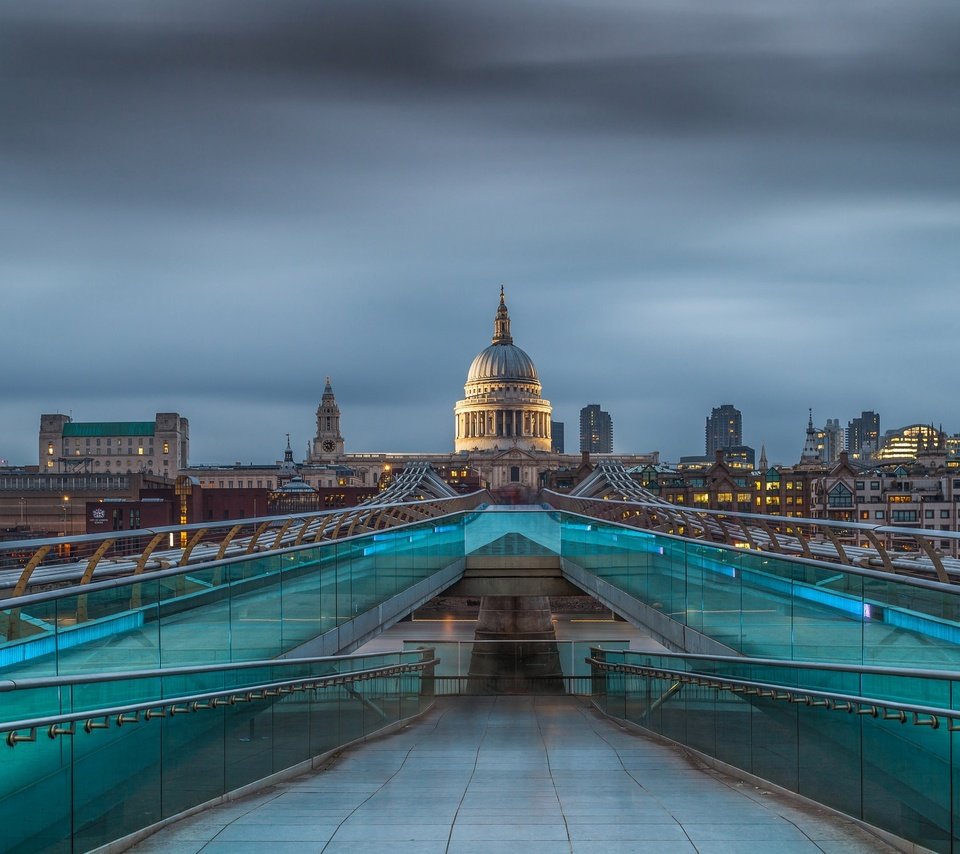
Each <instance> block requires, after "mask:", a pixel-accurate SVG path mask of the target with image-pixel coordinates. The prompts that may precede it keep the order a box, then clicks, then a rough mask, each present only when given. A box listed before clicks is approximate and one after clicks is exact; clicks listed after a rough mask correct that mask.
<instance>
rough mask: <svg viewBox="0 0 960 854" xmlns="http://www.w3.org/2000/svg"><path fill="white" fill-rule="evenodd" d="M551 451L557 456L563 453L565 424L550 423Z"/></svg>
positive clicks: (560, 422)
mask: <svg viewBox="0 0 960 854" xmlns="http://www.w3.org/2000/svg"><path fill="white" fill-rule="evenodd" d="M550 450H551V451H553V452H554V453H555V454H562V453H563V422H562V421H551V422H550Z"/></svg>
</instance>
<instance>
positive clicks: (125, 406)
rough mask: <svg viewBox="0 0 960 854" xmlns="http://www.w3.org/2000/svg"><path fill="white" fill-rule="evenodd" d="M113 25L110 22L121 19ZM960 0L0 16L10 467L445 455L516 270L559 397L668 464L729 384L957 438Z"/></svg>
mask: <svg viewBox="0 0 960 854" xmlns="http://www.w3.org/2000/svg"><path fill="white" fill-rule="evenodd" d="M121 11H122V14H121ZM958 24H960V7H957V6H956V5H955V4H952V5H951V4H944V3H941V2H934V0H919V2H917V3H913V4H910V5H909V7H903V8H899V7H889V6H888V7H884V8H883V9H882V10H879V11H878V10H876V9H875V7H874V6H873V5H871V4H866V3H859V2H853V3H850V4H844V6H843V7H842V8H838V7H836V5H835V4H828V3H825V2H823V3H815V4H813V5H807V6H804V7H796V6H794V5H791V4H786V3H781V4H774V5H773V6H772V7H771V6H770V5H769V4H767V5H766V6H764V7H763V8H762V9H761V8H759V7H756V6H754V5H753V4H731V5H728V6H726V7H725V8H723V9H718V8H715V7H714V6H713V5H711V4H706V3H698V2H694V0H691V2H689V3H687V4H681V5H680V6H678V7H664V6H662V4H653V3H649V2H641V3H639V4H636V5H634V6H632V7H628V6H623V5H622V4H617V3H612V2H611V3H606V4H605V3H600V4H589V5H587V4H577V3H573V4H568V5H566V6H564V7H563V8H562V9H556V10H554V11H553V12H552V13H551V14H550V15H549V16H545V15H544V14H543V7H542V6H540V5H539V4H533V3H529V2H526V0H521V2H512V3H504V2H497V0H494V2H492V3H490V4H488V5H486V6H485V7H484V9H483V11H482V13H481V12H480V11H479V10H478V9H471V8H467V7H456V8H454V7H453V6H452V5H450V4H446V3H439V2H427V3H424V4H420V5H418V7H417V8H416V9H415V10H414V9H413V8H405V7H396V6H395V5H393V4H385V3H379V2H376V0H375V2H373V3H372V4H366V5H365V6H364V8H363V9H362V10H361V9H359V8H358V7H356V6H355V4H349V3H346V2H332V3H329V4H324V5H323V6H322V7H316V6H314V5H311V4H307V3H303V2H299V0H297V2H291V0H281V2H278V3H276V4H271V5H270V6H269V7H265V6H263V4H255V3H251V2H245V0H236V2H234V3H231V4H230V5H229V6H227V5H224V4H220V3H216V2H215V3H209V4H199V5H198V4H188V3H185V2H180V0H171V2H169V3H165V4H163V5H162V6H157V5H156V4H149V3H146V2H139V0H135V2H128V3H124V4H119V3H116V2H113V0H104V2H103V3H101V4H96V5H93V6H86V7H84V8H83V9H80V8H79V7H71V6H70V5H69V4H63V3H57V2H52V0H51V2H38V3H32V4H29V5H26V6H24V5H23V4H3V3H0V56H3V57H4V62H3V74H4V79H5V80H7V81H16V83H15V85H8V86H7V87H6V90H5V94H6V96H7V97H6V98H4V99H3V101H2V104H0V154H2V156H0V181H2V183H3V186H4V187H5V192H4V194H3V197H2V198H0V222H2V224H3V228H0V283H2V285H3V288H2V290H0V294H2V299H3V302H2V304H0V309H2V316H3V319H4V334H3V345H2V354H3V364H4V371H3V372H2V378H0V456H2V457H5V458H6V459H8V460H9V461H10V462H11V463H14V464H25V465H29V464H35V463H36V433H37V427H38V424H39V417H40V414H41V413H52V412H57V411H60V412H64V413H71V412H72V414H73V416H74V418H75V419H76V420H78V421H93V420H105V419H110V420H130V419H139V418H149V417H152V415H153V414H154V413H156V412H161V411H176V412H180V413H182V414H183V415H184V416H185V417H187V418H189V420H190V424H191V428H192V437H191V440H192V458H193V459H194V460H195V461H197V462H212V463H213V462H231V461H234V460H242V461H258V462H259V461H262V460H263V458H264V455H268V456H269V458H271V459H277V458H280V456H282V451H283V447H284V445H285V436H286V434H287V433H288V432H289V433H291V436H292V440H293V443H294V447H295V449H296V455H297V457H298V458H299V457H302V456H303V454H304V452H305V449H306V445H307V442H308V441H309V440H310V437H311V436H312V435H313V413H314V411H315V408H316V405H317V401H318V400H319V398H320V395H321V393H322V390H323V382H324V378H325V376H326V375H330V376H331V377H332V380H333V384H334V388H335V389H336V391H337V397H338V400H339V402H340V405H341V407H342V409H343V431H344V437H345V439H346V445H347V449H348V450H353V451H365V450H381V449H382V450H392V451H409V452H417V451H446V450H449V449H450V448H451V447H452V442H451V438H450V436H451V425H452V423H453V404H454V402H455V401H456V400H457V399H459V398H460V397H461V393H462V389H463V383H464V380H465V377H466V371H467V368H468V366H469V363H470V359H471V358H472V356H473V355H474V354H475V353H476V352H477V350H478V349H479V348H480V347H482V346H483V345H484V343H485V342H486V341H487V340H488V339H489V316H490V310H491V305H492V304H495V299H496V293H497V291H498V288H499V286H500V284H501V283H503V284H505V285H506V287H507V295H508V299H509V300H510V306H511V311H512V313H513V317H514V334H515V336H516V339H517V342H518V344H519V345H520V346H522V347H523V348H524V349H525V350H526V351H527V352H528V353H529V354H530V355H531V357H532V358H533V359H534V360H536V363H537V366H538V369H539V371H540V374H541V379H542V382H543V391H544V395H545V397H547V398H548V399H550V401H551V403H552V405H553V407H554V418H555V419H556V420H558V421H562V422H564V423H565V424H566V425H567V429H568V430H569V429H573V428H572V425H574V424H576V421H577V413H578V412H579V410H580V408H582V407H583V406H584V405H585V404H587V403H588V402H590V401H592V400H601V401H603V405H604V408H605V409H606V410H607V411H609V412H610V413H611V416H612V417H613V419H614V420H615V421H616V424H617V433H616V437H615V446H614V450H615V451H617V452H627V451H637V452H645V451H652V450H658V451H660V452H661V454H662V457H663V459H665V460H668V461H676V460H677V459H678V458H679V457H680V456H681V455H685V454H695V453H698V452H699V449H700V448H702V446H703V436H702V431H703V418H704V415H705V414H706V413H707V412H709V410H710V407H711V406H716V405H717V404H718V403H719V402H721V401H725V400H732V401H734V402H735V403H736V405H737V407H738V408H739V409H740V410H741V411H742V412H743V413H744V418H745V421H746V422H747V425H746V428H745V430H744V437H743V438H744V442H745V443H747V444H749V445H751V446H753V447H755V448H756V449H757V450H758V452H759V449H760V447H761V446H765V447H766V450H767V455H768V458H769V459H770V461H771V462H780V463H791V462H795V461H796V460H797V459H798V458H799V456H800V453H801V451H802V448H803V439H804V428H805V424H806V418H807V410H808V407H812V408H813V411H814V418H815V421H816V422H817V423H818V424H822V423H823V422H824V421H825V420H826V419H827V418H839V419H840V421H841V423H843V424H846V423H847V422H848V421H849V420H850V419H852V418H854V417H856V416H857V415H858V414H859V413H860V412H861V411H865V410H874V411H877V412H880V413H881V414H882V416H883V423H884V425H885V427H889V428H895V427H900V426H905V425H907V424H911V423H918V422H919V423H927V422H931V421H932V422H934V423H937V424H940V423H942V424H943V425H944V427H945V429H947V430H948V432H956V431H957V430H960V401H955V400H953V399H952V398H951V397H950V396H949V395H948V394H945V393H944V391H945V390H947V389H950V388H952V382H953V371H952V368H953V364H954V361H955V354H954V353H953V349H954V348H953V342H954V339H955V334H956V333H955V328H954V318H955V317H956V316H957V309H958V308H960V289H958V288H957V287H956V272H955V271H956V270H957V269H960V240H958V239H957V235H958V234H960V173H958V170H957V169H956V146H957V142H958V140H960V104H958V101H957V99H956V97H955V93H956V91H957V88H958V86H957V84H958V83H960V65H958V60H957V57H958V56H960V49H958V47H957V45H956V44H955V43H954V42H955V41H956V36H955V34H956V33H957V32H960V26H958Z"/></svg>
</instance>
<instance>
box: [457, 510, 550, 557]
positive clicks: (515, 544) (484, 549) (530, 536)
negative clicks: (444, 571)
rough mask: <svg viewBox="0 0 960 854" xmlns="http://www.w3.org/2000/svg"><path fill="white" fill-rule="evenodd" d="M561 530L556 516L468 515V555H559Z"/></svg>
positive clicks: (492, 512)
mask: <svg viewBox="0 0 960 854" xmlns="http://www.w3.org/2000/svg"><path fill="white" fill-rule="evenodd" d="M560 539H561V535H560V529H559V526H558V524H557V516H556V514H555V513H552V512H547V511H541V510H529V509H517V510H485V511H483V512H482V513H473V514H469V517H468V521H467V524H466V527H465V530H464V552H465V554H467V555H472V554H476V553H478V552H481V553H489V554H496V553H499V552H502V551H503V550H504V549H507V550H508V551H509V552H514V551H515V550H516V549H518V548H519V549H520V550H522V551H521V553H524V554H547V555H549V554H553V555H557V554H560Z"/></svg>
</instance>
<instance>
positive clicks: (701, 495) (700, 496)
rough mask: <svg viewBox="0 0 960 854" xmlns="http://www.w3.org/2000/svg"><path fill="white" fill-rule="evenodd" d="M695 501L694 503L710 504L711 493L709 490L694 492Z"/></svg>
mask: <svg viewBox="0 0 960 854" xmlns="http://www.w3.org/2000/svg"><path fill="white" fill-rule="evenodd" d="M693 503H694V504H709V503H710V493H709V492H694V493H693Z"/></svg>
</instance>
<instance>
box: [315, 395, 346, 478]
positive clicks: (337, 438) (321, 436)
mask: <svg viewBox="0 0 960 854" xmlns="http://www.w3.org/2000/svg"><path fill="white" fill-rule="evenodd" d="M341 456H343V436H341V435H340V407H339V406H337V399H336V398H335V397H334V396H333V386H331V385H330V377H327V383H326V385H325V386H324V387H323V397H322V398H321V399H320V405H319V406H318V407H317V437H316V438H315V439H314V440H313V453H311V454H310V462H326V461H328V460H332V459H336V458H337V457H341Z"/></svg>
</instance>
